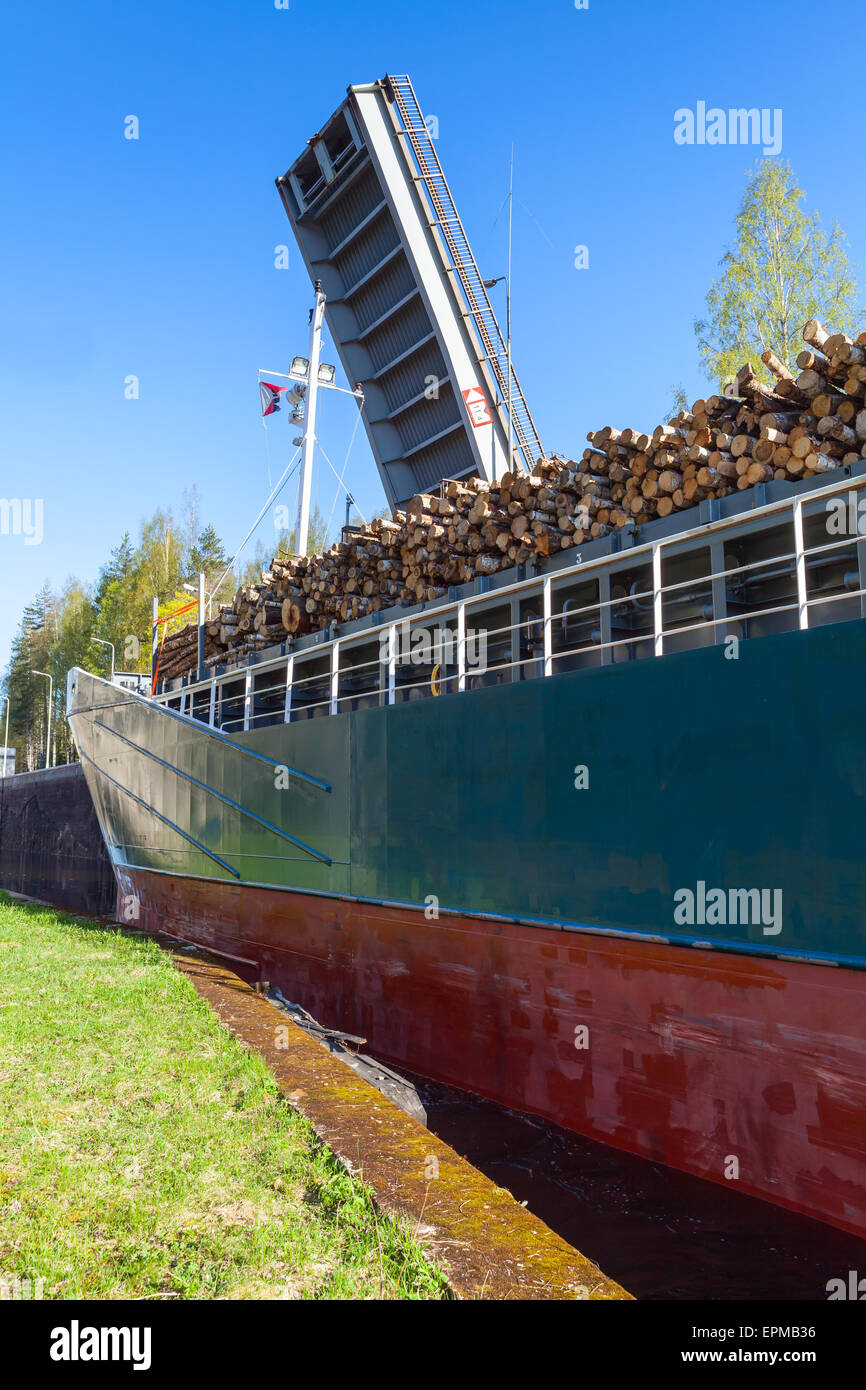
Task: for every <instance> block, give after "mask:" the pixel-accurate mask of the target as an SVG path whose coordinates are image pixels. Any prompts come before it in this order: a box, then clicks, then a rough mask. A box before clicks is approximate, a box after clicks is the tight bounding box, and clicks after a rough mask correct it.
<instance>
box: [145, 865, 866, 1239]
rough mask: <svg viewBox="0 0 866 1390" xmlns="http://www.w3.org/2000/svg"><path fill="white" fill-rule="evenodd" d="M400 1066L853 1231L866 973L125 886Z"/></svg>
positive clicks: (172, 924)
mask: <svg viewBox="0 0 866 1390" xmlns="http://www.w3.org/2000/svg"><path fill="white" fill-rule="evenodd" d="M119 888H120V892H121V896H122V901H129V900H130V899H129V895H134V898H135V901H136V902H137V903H138V905H139V908H138V910H139V911H140V914H141V922H142V923H143V925H145V926H147V927H150V928H153V929H154V930H159V931H164V932H168V933H169V934H172V935H176V936H178V937H180V938H182V939H183V940H185V941H190V942H194V943H197V944H199V945H201V946H203V947H207V948H208V949H211V950H215V951H218V952H220V953H222V954H223V955H226V956H228V957H229V959H232V960H235V961H237V962H238V963H239V964H240V965H241V967H245V968H248V969H249V970H250V971H252V972H254V973H255V975H256V977H257V978H261V979H267V980H269V981H270V982H271V984H272V985H278V986H279V988H280V989H281V990H282V991H283V993H284V994H285V995H286V996H287V997H288V998H290V999H292V1000H295V1001H297V1002H299V1003H301V1004H303V1006H304V1007H305V1008H306V1009H308V1010H309V1011H310V1012H311V1013H312V1014H313V1015H314V1016H315V1017H316V1018H318V1019H319V1021H320V1022H322V1023H324V1024H326V1025H327V1026H329V1027H334V1028H340V1029H344V1030H345V1031H347V1032H351V1033H356V1034H361V1035H362V1036H363V1037H365V1038H366V1039H367V1041H368V1047H369V1050H370V1051H371V1052H373V1053H374V1054H375V1055H377V1056H379V1057H381V1058H382V1059H383V1060H386V1061H389V1062H391V1063H392V1064H395V1065H397V1066H400V1065H402V1066H406V1067H410V1068H411V1069H412V1070H413V1071H415V1072H418V1073H420V1074H422V1075H425V1076H429V1077H431V1078H433V1079H435V1080H438V1081H443V1082H447V1083H449V1084H451V1085H454V1086H458V1087H461V1088H463V1089H466V1090H469V1091H472V1092H475V1093H477V1094H478V1095H481V1096H485V1097H487V1098H489V1099H492V1100H495V1101H498V1102H501V1103H502V1104H505V1105H508V1106H510V1107H512V1108H515V1109H519V1110H523V1111H526V1112H529V1113H532V1114H536V1115H540V1116H543V1117H545V1118H546V1119H550V1120H553V1121H555V1122H556V1123H557V1124H559V1125H562V1126H564V1127H565V1128H567V1129H571V1130H574V1131H576V1132H577V1133H580V1134H584V1135H587V1136H589V1137H590V1138H593V1139H596V1140H600V1141H601V1142H604V1143H607V1144H611V1145H614V1146H616V1147H618V1148H621V1149H625V1150H628V1151H629V1152H631V1153H635V1154H639V1155H642V1156H643V1157H645V1158H649V1159H654V1160H657V1161H659V1162H662V1163H665V1164H669V1165H670V1166H671V1167H674V1168H679V1169H683V1170H684V1171H687V1172H690V1173H693V1174H695V1175H697V1176H699V1177H702V1178H706V1179H709V1180H711V1181H713V1182H718V1183H723V1184H725V1185H728V1186H732V1187H735V1188H736V1189H737V1190H739V1191H741V1192H746V1193H750V1194H752V1195H754V1196H757V1197H762V1198H764V1199H767V1200H770V1201H773V1202H775V1203H778V1204H780V1205H782V1206H785V1207H788V1208H790V1209H792V1210H794V1211H797V1212H800V1213H803V1214H805V1215H807V1216H811V1217H815V1218H818V1219H820V1220H824V1221H827V1222H830V1223H832V1224H833V1225H836V1226H839V1227H840V1228H842V1229H844V1230H848V1231H851V1232H853V1233H855V1234H857V1235H860V1236H863V1235H866V1183H864V1163H863V1145H864V1136H863V1103H864V1060H866V1059H864V1046H863V1040H862V1031H863V1025H862V1019H863V1016H864V1012H866V975H864V974H863V973H862V972H860V971H855V970H840V969H828V968H826V967H823V966H816V965H810V964H807V963H803V962H794V961H786V960H780V959H768V958H760V957H749V956H743V955H738V954H731V953H715V952H709V951H695V950H693V949H689V948H685V947H680V946H671V945H669V944H666V943H664V942H648V941H642V940H635V939H628V938H625V937H613V936H601V935H599V936H596V935H593V934H590V933H581V932H574V933H563V932H560V931H555V930H550V929H545V928H540V927H527V926H522V927H521V926H518V925H516V924H511V923H503V922H492V921H489V920H483V919H479V918H477V917H472V916H471V915H465V916H458V915H450V914H449V915H447V916H444V917H440V918H439V919H438V920H428V919H426V918H425V917H424V916H423V915H419V914H418V913H417V912H412V911H408V910H401V909H400V908H399V907H392V906H388V905H375V906H374V905H371V904H368V903H363V902H352V901H346V900H344V899H334V898H330V897H327V896H318V895H310V894H305V893H292V892H286V891H280V890H273V889H267V888H261V887H253V886H248V885H243V886H230V885H225V884H222V883H217V882H214V881H212V880H211V881H208V880H199V879H191V878H185V877H179V876H175V875H170V874H161V873H149V872H141V871H130V870H123V871H121V872H120V874H119Z"/></svg>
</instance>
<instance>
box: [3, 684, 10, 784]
mask: <svg viewBox="0 0 866 1390" xmlns="http://www.w3.org/2000/svg"><path fill="white" fill-rule="evenodd" d="M8 766H9V696H8V695H7V696H6V732H5V733H4V735H3V776H4V777H5V776H6V769H7V767H8Z"/></svg>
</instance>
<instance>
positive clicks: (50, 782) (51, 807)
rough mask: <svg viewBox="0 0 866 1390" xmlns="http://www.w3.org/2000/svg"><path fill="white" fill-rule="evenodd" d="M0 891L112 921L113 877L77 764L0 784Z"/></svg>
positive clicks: (85, 785)
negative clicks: (37, 899)
mask: <svg viewBox="0 0 866 1390" xmlns="http://www.w3.org/2000/svg"><path fill="white" fill-rule="evenodd" d="M0 887H2V888H8V889H10V890H11V891H12V892H14V893H26V894H27V895H28V896H29V897H32V898H43V899H45V901H46V902H51V903H56V904H57V905H58V906H59V907H66V908H69V909H70V910H71V911H73V912H87V913H93V914H94V915H95V916H113V915H114V912H115V893H116V890H115V881H114V872H113V870H112V867H111V862H110V860H109V858H108V854H107V852H106V849H105V843H104V841H103V839H102V832H101V830H100V829H99V822H98V821H97V819H96V814H95V812H94V810H93V802H92V801H91V799H90V792H89V791H88V789H87V783H86V781H85V780H84V773H83V771H82V769H81V764H80V763H72V764H71V765H70V766H68V767H52V768H48V769H46V770H45V771H43V772H23V773H19V774H18V775H17V776H16V777H3V778H0Z"/></svg>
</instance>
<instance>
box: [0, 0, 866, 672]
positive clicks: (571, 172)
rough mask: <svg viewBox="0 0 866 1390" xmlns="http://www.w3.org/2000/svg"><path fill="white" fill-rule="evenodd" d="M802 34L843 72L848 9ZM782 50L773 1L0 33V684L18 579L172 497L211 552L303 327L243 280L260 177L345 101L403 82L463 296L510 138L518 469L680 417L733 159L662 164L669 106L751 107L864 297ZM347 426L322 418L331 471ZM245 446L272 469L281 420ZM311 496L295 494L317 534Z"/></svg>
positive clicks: (732, 203)
mask: <svg viewBox="0 0 866 1390" xmlns="http://www.w3.org/2000/svg"><path fill="white" fill-rule="evenodd" d="M821 17H822V28H823V31H824V32H826V33H828V34H832V35H834V36H835V37H834V40H833V42H834V44H835V45H836V47H838V46H839V45H840V44H841V45H842V48H843V50H844V51H845V52H847V53H850V54H859V53H862V52H863V49H864V37H866V18H864V9H863V7H862V5H860V4H856V3H854V0H850V3H836V4H832V3H831V4H827V5H824V6H822V9H821ZM814 23H815V10H814V6H812V5H809V4H806V3H804V2H803V0H789V3H788V4H787V5H786V6H785V8H784V12H783V13H781V14H780V15H779V16H778V18H777V19H776V20H774V18H773V17H772V16H771V15H769V14H767V15H764V16H763V17H760V18H759V19H752V20H749V21H747V22H743V21H742V17H739V18H738V17H737V16H736V15H735V14H734V12H733V11H731V12H730V13H729V12H727V11H726V10H725V9H724V7H723V8H721V9H720V8H719V7H718V6H716V5H708V4H695V3H687V2H686V0H661V3H655V4H651V3H647V2H646V0H643V3H641V2H640V0H589V8H588V9H586V10H581V11H578V10H576V9H575V7H574V3H573V0H541V3H536V4H534V5H531V6H527V5H526V4H519V3H516V0H500V2H499V3H495V4H494V3H490V0H483V3H477V4H474V5H473V6H472V7H471V8H467V6H466V5H465V4H464V3H454V0H443V3H439V4H436V5H432V6H428V5H401V4H397V3H394V2H393V0H366V3H365V4H364V5H363V6H361V5H358V4H350V3H347V2H346V0H337V3H331V2H330V0H290V7H289V8H288V9H287V10H283V9H277V8H276V7H275V5H274V3H273V0H244V3H238V4H227V3H222V2H221V0H212V2H211V3H207V4H195V5H192V4H188V3H187V4H183V3H181V4H177V3H167V0H155V2H154V3H139V4H137V5H118V4H116V3H115V4H108V3H99V0H96V2H95V3H94V0H89V2H88V4H87V5H85V6H72V5H68V4H65V3H64V4H60V3H52V0H49V2H48V3H45V4H42V5H40V6H39V7H38V9H37V10H34V9H33V8H32V7H26V6H19V7H16V8H15V10H14V11H12V10H11V9H10V8H9V7H7V9H6V13H5V16H4V18H3V22H2V36H3V43H2V45H0V49H2V56H0V76H2V82H0V151H2V166H3V187H4V194H5V197H4V212H3V216H2V218H0V267H2V269H0V284H2V304H0V307H2V318H0V322H2V335H0V422H2V426H0V428H2V436H0V496H2V497H10V496H32V497H42V498H43V499H44V540H43V543H42V544H41V545H38V546H36V545H34V546H25V545H24V541H23V538H22V537H20V536H0V591H2V603H0V669H2V666H4V665H5V662H6V659H7V656H8V648H9V642H10V639H11V637H12V635H13V633H14V630H15V627H16V625H17V622H18V619H19V617H20V613H21V609H22V607H23V605H24V604H25V603H26V602H27V601H28V600H29V599H30V598H32V596H33V594H34V593H35V592H36V591H37V590H38V589H39V588H40V586H41V585H42V584H43V583H44V582H45V581H46V580H48V581H50V582H51V583H52V584H53V585H55V586H58V585H60V584H62V583H63V582H64V581H65V580H66V579H67V578H68V577H69V576H70V575H75V576H77V577H78V578H80V579H81V580H83V581H86V582H89V581H92V580H93V579H95V577H96V575H97V572H98V569H99V566H100V564H102V563H103V562H104V560H105V559H106V558H107V556H108V553H109V552H110V550H111V548H112V547H113V546H114V545H115V544H116V543H117V541H118V540H119V538H120V536H121V534H122V533H123V532H124V531H125V530H128V531H130V532H131V533H132V534H133V537H135V535H136V534H137V532H138V528H139V525H140V523H141V521H142V519H143V518H144V517H145V516H148V515H149V514H150V513H151V512H152V511H153V510H154V508H155V507H157V506H164V507H172V508H173V509H174V510H175V512H176V513H179V512H180V510H181V505H182V493H183V489H184V488H185V487H191V486H192V485H193V484H195V485H196V486H197V487H198V490H199V493H200V497H201V503H202V514H203V519H204V520H207V521H211V522H212V523H213V524H214V526H215V527H216V529H217V531H218V533H219V534H220V536H221V537H222V539H223V541H224V543H225V544H226V546H227V548H228V549H229V550H230V551H231V550H233V549H234V548H235V545H236V544H237V543H238V542H239V541H240V539H241V537H242V536H243V534H244V532H245V531H246V529H247V526H248V525H249V523H250V522H251V521H252V519H253V517H254V515H255V514H256V512H257V511H258V509H259V507H260V505H261V503H262V502H263V501H264V498H265V496H266V495H267V472H266V457H265V447H264V442H263V432H262V425H261V420H260V414H259V406H258V394H257V390H256V369H257V368H258V367H260V366H265V367H278V366H280V364H283V363H285V362H286V361H287V359H288V357H289V356H291V355H292V353H294V352H297V351H304V347H305V343H306V322H307V309H308V307H309V305H310V302H311V293H310V286H309V282H308V280H307V277H306V273H305V271H304V269H303V265H302V262H301V258H300V255H299V253H297V252H296V250H295V247H294V245H293V244H292V246H291V253H292V254H291V264H290V267H289V269H288V270H277V269H275V268H274V247H275V246H276V245H278V244H279V243H282V242H290V241H291V233H290V230H289V227H288V223H287V221H286V219H285V216H284V214H283V211H282V207H281V204H280V201H279V198H278V196H277V193H276V190H275V188H274V183H273V180H274V177H275V176H276V175H277V174H280V173H282V172H284V171H285V169H286V168H287V166H288V165H289V164H290V163H291V162H292V161H293V159H294V158H295V157H296V156H297V154H298V153H300V151H301V149H302V148H303V145H304V143H305V141H306V139H307V138H308V137H309V136H310V135H312V134H313V133H314V132H315V131H316V130H317V129H318V127H319V126H320V125H321V124H322V123H323V121H324V120H325V118H326V117H327V116H328V115H330V113H331V111H332V110H333V109H334V108H335V107H336V106H337V105H338V104H339V103H340V101H341V99H342V97H343V94H344V92H345V89H346V86H347V85H348V84H349V83H351V82H365V81H371V80H373V79H375V78H377V77H380V76H382V75H383V74H384V73H385V72H387V71H391V72H408V73H409V74H410V76H411V77H412V80H413V82H414V84H415V88H416V91H417V93H418V96H419V100H420V102H421V105H422V108H423V109H424V110H425V112H426V113H427V114H428V115H431V114H432V115H436V116H437V117H438V121H439V141H438V148H439V154H440V158H441V160H442V163H443V166H444V168H445V172H446V174H447V176H448V178H449V181H450V183H451V186H452V191H453V192H454V195H455V199H456V201H457V204H458V207H459V208H460V211H461V215H462V218H463V221H464V224H465V226H466V229H467V232H468V234H469V237H470V240H471V242H472V244H473V248H474V251H475V255H476V258H477V260H478V262H479V264H480V266H481V268H482V272H483V273H484V274H486V275H498V274H502V273H503V271H504V269H505V254H506V218H505V214H504V212H500V207H501V204H502V201H503V197H504V195H505V192H506V189H507V179H508V160H509V154H510V149H511V144H512V141H513V142H514V144H515V147H516V166H515V199H516V201H515V217H514V274H513V333H514V360H515V365H516V367H517V370H518V373H519V375H520V377H521V380H522V383H523V387H524V391H525V394H526V396H527V399H528V400H529V403H530V406H531V409H532V411H533V414H534V415H535V418H536V422H537V424H538V426H539V430H540V434H541V437H542V440H543V441H544V443H545V445H546V446H547V447H548V448H549V449H559V450H562V451H563V452H567V453H575V452H577V451H579V450H580V449H581V448H582V447H583V445H584V443H585V435H586V431H587V430H588V429H591V428H592V429H595V428H598V427H600V426H601V425H604V424H614V423H616V424H619V425H621V426H624V425H628V424H631V425H636V426H640V427H641V428H647V427H650V428H651V427H652V426H653V425H654V424H655V423H657V422H658V420H660V419H661V418H663V417H664V415H665V413H666V411H667V409H668V404H669V399H670V387H671V385H672V384H673V383H678V382H681V383H682V384H683V385H684V387H685V389H686V392H687V394H688V395H689V397H690V398H691V397H694V396H697V395H701V394H704V393H705V391H706V382H705V381H704V378H703V376H702V374H701V370H700V366H699V362H698V357H697V351H696V346H695V340H694V334H693V330H692V324H693V321H694V319H695V318H696V317H697V316H698V315H700V313H701V311H702V307H703V300H704V296H705V294H706V291H707V288H708V286H709V284H710V282H711V281H712V279H713V278H714V276H715V274H716V273H717V264H718V261H719V258H720V256H721V254H722V252H723V250H724V248H725V245H726V243H727V242H728V241H729V240H730V237H731V233H732V227H733V218H734V215H735V212H736V209H737V205H738V202H739V199H740V196H741V193H742V190H743V187H744V184H745V180H746V177H747V175H748V172H749V170H750V167H751V166H752V164H753V161H754V159H755V158H756V156H757V155H758V154H759V151H758V150H757V149H754V148H751V147H744V146H707V145H704V146H697V145H695V146H681V145H677V144H676V143H675V142H674V139H673V130H674V119H673V116H674V111H675V110H677V109H678V108H681V107H695V106H696V104H697V102H698V101H705V102H706V103H707V105H708V106H720V107H723V108H728V107H740V106H745V107H752V106H756V107H760V108H763V107H769V108H776V107H779V108H781V109H782V111H783V144H782V158H783V159H789V160H790V161H791V163H792V165H793V168H794V170H795V172H796V174H797V176H798V178H799V180H800V183H801V185H802V186H803V187H804V188H805V190H806V202H807V205H808V206H809V207H810V208H817V209H818V210H819V211H820V213H821V215H822V218H823V219H824V222H825V224H826V225H828V226H829V225H830V224H831V223H832V222H833V221H834V220H838V221H839V222H840V223H841V225H842V227H843V228H844V229H845V230H846V232H847V233H848V236H849V239H850V243H851V252H852V255H853V259H854V262H855V265H856V266H857V269H858V272H859V274H860V277H861V282H862V281H864V280H866V194H864V183H863V178H862V175H861V174H860V173H859V172H858V170H859V164H860V149H859V145H858V144H856V143H855V137H854V132H855V118H854V116H853V115H851V114H849V116H848V117H845V116H839V114H838V100H837V101H836V102H835V104H834V100H833V98H834V93H837V92H840V93H841V94H842V96H843V105H844V100H845V99H847V101H848V104H849V105H851V103H852V102H854V103H855V104H856V94H855V93H854V88H853V87H852V86H851V84H850V82H849V81H848V79H846V78H844V76H843V75H841V74H842V73H843V69H841V68H838V65H837V66H836V67H835V68H834V70H833V72H831V73H830V75H829V76H827V77H821V78H813V79H811V80H809V81H807V80H805V79H804V78H803V74H804V73H806V72H807V71H811V63H812V60H813V55H812V53H811V49H810V39H809V35H810V34H812V33H814ZM768 38H769V40H770V42H769V47H768V44H767V43H766V42H765V40H767V39H768ZM816 83H817V86H816V85H815V84H816ZM819 93H820V97H819ZM828 102H829V103H830V104H829V106H828V104H827V103H828ZM851 109H852V111H853V107H852V108H851ZM831 110H832V112H833V113H834V115H833V116H831V115H830V111H831ZM130 114H134V115H136V116H138V118H139V121H140V139H139V140H137V141H129V140H126V139H124V136H123V123H124V118H125V117H126V116H127V115H130ZM525 209H529V212H527V211H525ZM497 213H499V216H498V219H497ZM530 214H531V215H530ZM578 244H583V245H586V246H587V247H588V248H589V269H587V270H580V271H579V270H576V269H575V268H574V248H575V246H577V245H578ZM500 292H501V289H497V290H495V291H493V294H494V296H495V295H497V294H500ZM864 297H866V296H864ZM325 356H326V358H327V357H328V352H327V350H326V354H325ZM130 374H135V375H136V376H138V378H139V380H140V398H139V399H138V400H137V401H129V400H126V399H125V398H124V379H125V378H126V377H127V376H128V375H130ZM354 409H355V407H354V405H353V403H352V402H351V401H349V400H347V399H344V398H334V397H332V398H330V399H329V400H328V401H327V402H326V417H325V421H324V425H323V440H324V442H325V447H326V448H327V451H328V453H329V454H330V456H331V458H332V459H333V460H334V462H335V463H337V464H338V465H341V464H342V460H343V457H344V454H345V449H346V446H347V444H348V439H349V434H350V431H351V426H352V423H353V411H354ZM269 439H270V451H271V463H272V466H273V467H278V466H279V465H280V461H281V460H283V461H285V460H286V458H287V456H288V455H287V453H286V450H287V448H288V430H287V418H286V415H285V413H284V414H283V415H282V416H279V417H277V420H276V421H275V422H274V424H273V425H272V428H271V431H270V436H269ZM347 481H348V482H349V483H350V486H351V487H352V489H353V491H354V493H355V495H356V497H357V499H358V502H359V504H360V506H361V508H362V510H363V511H364V512H365V513H367V514H370V513H371V512H372V511H374V510H375V509H377V508H378V507H379V506H381V505H382V502H383V496H382V492H381V488H380V485H379V482H378V476H377V474H376V471H375V468H374V466H373V463H372V459H371V456H370V453H369V450H368V448H367V445H366V441H365V440H364V437H363V433H362V432H359V434H358V438H357V440H356V444H355V449H354V451H353V455H352V462H351V463H350V467H349V471H348V473H347ZM334 486H335V484H334V482H333V479H332V478H331V476H330V474H328V473H327V472H326V471H324V470H323V472H322V474H321V480H320V484H319V504H320V506H321V507H322V509H323V510H324V512H325V513H326V514H327V512H328V511H329V510H330V508H331V503H332V500H333V495H334ZM283 500H287V501H289V502H290V503H291V501H292V497H291V496H289V497H288V498H284V499H283ZM341 511H342V506H341V505H340V506H338V509H337V512H336V514H335V515H336V516H339V515H340V513H341ZM259 534H261V535H262V536H263V537H265V538H267V537H268V530H267V523H265V524H264V526H263V529H262V531H261V532H260V533H259Z"/></svg>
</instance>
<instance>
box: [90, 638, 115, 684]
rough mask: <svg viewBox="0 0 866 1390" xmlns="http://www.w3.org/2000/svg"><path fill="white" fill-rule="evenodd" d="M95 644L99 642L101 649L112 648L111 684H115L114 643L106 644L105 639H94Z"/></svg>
mask: <svg viewBox="0 0 866 1390" xmlns="http://www.w3.org/2000/svg"><path fill="white" fill-rule="evenodd" d="M93 640H94V642H98V643H99V645H100V646H101V647H110V648H111V683H112V685H113V684H114V643H113V642H106V640H105V638H104V637H94V639H93Z"/></svg>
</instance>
